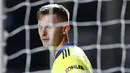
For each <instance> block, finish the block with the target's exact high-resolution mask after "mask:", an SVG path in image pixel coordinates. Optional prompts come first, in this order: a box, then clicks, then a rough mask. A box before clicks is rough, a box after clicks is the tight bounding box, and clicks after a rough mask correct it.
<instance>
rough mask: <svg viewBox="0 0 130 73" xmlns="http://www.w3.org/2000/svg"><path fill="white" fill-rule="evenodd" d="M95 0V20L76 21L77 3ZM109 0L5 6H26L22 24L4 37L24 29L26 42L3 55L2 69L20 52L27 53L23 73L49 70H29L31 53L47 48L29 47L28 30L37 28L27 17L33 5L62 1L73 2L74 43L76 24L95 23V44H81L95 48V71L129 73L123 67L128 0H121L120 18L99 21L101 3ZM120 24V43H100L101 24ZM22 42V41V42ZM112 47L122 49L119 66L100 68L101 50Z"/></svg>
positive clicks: (45, 72) (76, 30) (45, 0)
mask: <svg viewBox="0 0 130 73" xmlns="http://www.w3.org/2000/svg"><path fill="white" fill-rule="evenodd" d="M94 1H97V14H96V15H97V21H90V22H76V18H77V12H78V3H91V2H94ZM109 1H111V0H50V1H48V0H41V1H36V2H33V3H31V2H30V0H26V1H25V2H22V3H19V4H17V5H15V6H13V7H11V8H5V12H6V13H8V12H12V11H15V10H17V9H19V8H21V7H23V6H26V7H27V8H26V13H25V19H24V24H23V25H22V26H20V27H19V28H17V29H15V30H13V31H12V32H10V33H8V34H7V35H6V36H5V37H6V38H9V37H13V36H14V35H16V34H18V33H19V32H21V31H23V30H25V35H26V37H25V38H26V39H25V40H26V43H25V49H22V50H20V51H18V52H17V53H14V54H12V55H4V62H5V63H4V67H5V68H4V69H3V71H7V68H6V66H7V63H8V60H12V59H15V58H17V57H19V56H20V55H22V54H27V56H26V65H25V73H47V72H50V71H49V70H42V71H35V72H30V64H31V54H33V53H38V52H40V51H45V50H47V49H43V47H42V46H41V47H38V48H33V49H30V31H31V29H37V25H36V24H35V25H29V17H30V11H31V7H35V6H38V5H41V4H44V3H46V2H50V3H62V2H74V8H73V13H72V14H73V15H72V21H71V24H73V26H74V28H73V34H74V37H73V38H74V44H76V45H77V44H78V28H77V26H93V25H97V27H98V31H97V42H96V44H91V45H87V46H81V48H82V49H83V50H93V49H95V48H97V68H94V72H95V73H112V72H117V71H121V73H125V72H127V73H129V72H130V68H125V61H126V50H127V48H130V44H125V28H126V26H125V24H130V20H125V19H124V17H125V11H126V6H127V2H128V1H129V0H123V1H122V2H123V3H122V10H121V18H120V19H114V20H108V21H104V22H101V9H102V3H103V2H109ZM117 24H121V35H120V37H121V42H120V43H114V44H103V45H101V38H102V27H103V26H110V25H117ZM23 44H24V43H23ZM113 48H121V49H122V58H121V59H122V60H121V66H120V67H113V68H109V69H105V70H102V68H101V50H102V49H113ZM52 62H53V59H52V57H51V56H50V67H51V66H52Z"/></svg>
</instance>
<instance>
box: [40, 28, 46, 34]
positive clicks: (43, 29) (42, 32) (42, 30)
mask: <svg viewBox="0 0 130 73" xmlns="http://www.w3.org/2000/svg"><path fill="white" fill-rule="evenodd" d="M41 34H42V36H46V35H47V29H46V28H42V29H41Z"/></svg>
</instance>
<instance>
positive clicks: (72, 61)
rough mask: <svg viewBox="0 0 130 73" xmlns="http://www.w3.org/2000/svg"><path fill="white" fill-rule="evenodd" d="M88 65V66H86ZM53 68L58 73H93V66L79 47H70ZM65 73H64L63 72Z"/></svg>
mask: <svg viewBox="0 0 130 73" xmlns="http://www.w3.org/2000/svg"><path fill="white" fill-rule="evenodd" d="M86 64H87V65H86ZM53 68H54V69H55V70H56V71H60V70H61V71H64V72H65V73H68V72H69V73H71V72H73V71H75V70H76V71H86V70H87V71H89V73H91V72H92V67H91V64H90V62H89V60H88V58H87V56H86V55H85V53H84V52H83V50H82V49H81V48H79V47H77V46H70V47H68V48H66V49H65V50H64V51H63V52H62V53H61V54H60V55H59V57H58V58H57V59H56V60H55V62H54V64H53ZM62 73H63V72H62Z"/></svg>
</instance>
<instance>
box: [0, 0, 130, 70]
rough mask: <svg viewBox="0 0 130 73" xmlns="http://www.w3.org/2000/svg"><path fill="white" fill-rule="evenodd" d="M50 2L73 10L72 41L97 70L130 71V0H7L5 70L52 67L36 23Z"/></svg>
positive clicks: (49, 55)
mask: <svg viewBox="0 0 130 73" xmlns="http://www.w3.org/2000/svg"><path fill="white" fill-rule="evenodd" d="M48 3H58V4H62V5H64V6H65V7H66V8H67V9H68V10H69V11H70V21H71V23H70V24H72V26H71V28H72V29H71V31H70V32H69V37H70V41H73V42H74V43H75V44H76V45H78V46H80V47H81V48H82V49H83V50H84V51H85V53H86V55H87V56H88V58H89V59H90V61H91V63H92V66H93V69H94V73H130V25H129V24H130V1H129V0H50V1H49V0H4V4H5V5H4V8H3V10H4V13H5V15H6V18H5V20H4V41H5V42H6V44H5V47H4V57H3V58H4V59H3V61H4V63H3V68H2V69H3V71H4V72H5V73H31V72H33V73H47V72H49V70H50V69H51V66H52V62H53V59H52V57H51V54H50V52H49V51H48V50H47V49H46V48H44V47H42V43H41V41H40V39H39V35H38V33H37V32H38V31H37V26H36V25H37V19H36V12H37V11H38V9H39V8H40V7H41V6H43V5H45V4H48ZM0 36H2V35H0Z"/></svg>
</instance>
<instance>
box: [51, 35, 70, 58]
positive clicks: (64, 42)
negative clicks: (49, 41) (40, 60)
mask: <svg viewBox="0 0 130 73" xmlns="http://www.w3.org/2000/svg"><path fill="white" fill-rule="evenodd" d="M67 43H68V38H67V36H63V39H62V41H61V43H60V44H59V45H58V46H57V47H54V48H53V49H54V50H53V56H54V57H55V56H56V54H57V52H58V51H59V50H60V48H62V47H63V46H64V45H65V44H67Z"/></svg>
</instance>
